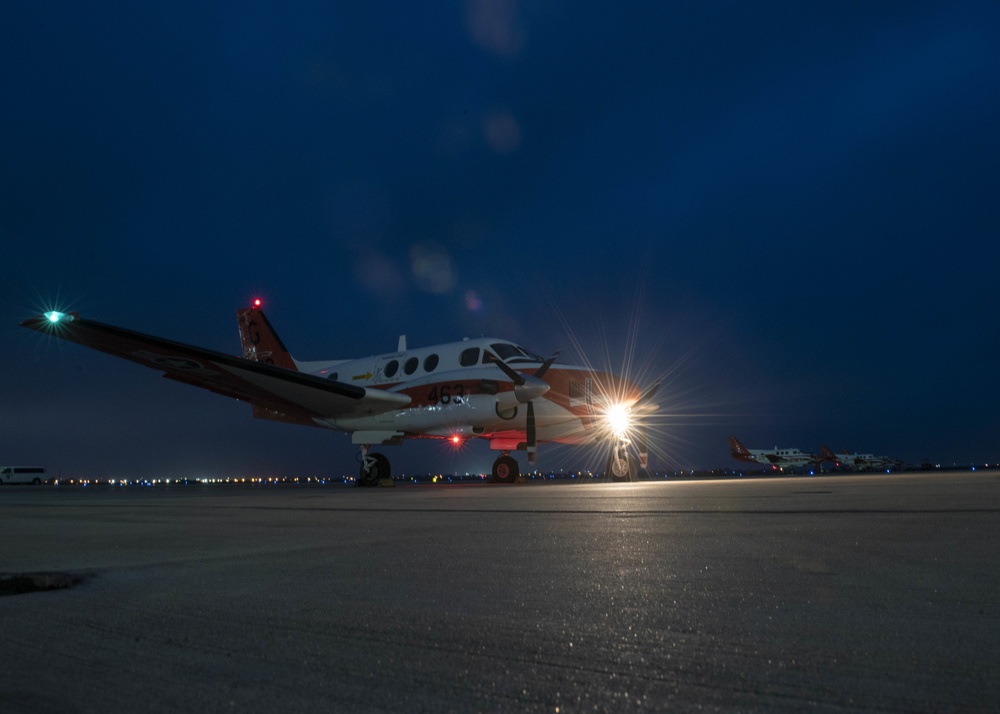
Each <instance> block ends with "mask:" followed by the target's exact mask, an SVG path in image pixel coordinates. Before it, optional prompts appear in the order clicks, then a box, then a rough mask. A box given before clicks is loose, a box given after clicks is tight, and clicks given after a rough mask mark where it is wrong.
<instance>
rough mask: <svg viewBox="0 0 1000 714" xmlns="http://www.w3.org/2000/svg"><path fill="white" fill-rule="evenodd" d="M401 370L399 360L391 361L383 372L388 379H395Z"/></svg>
mask: <svg viewBox="0 0 1000 714" xmlns="http://www.w3.org/2000/svg"><path fill="white" fill-rule="evenodd" d="M398 370H399V362H398V361H397V360H394V359H393V360H389V363H388V364H386V366H385V369H383V370H382V374H384V375H385V376H386V377H395V376H396V372H397V371H398Z"/></svg>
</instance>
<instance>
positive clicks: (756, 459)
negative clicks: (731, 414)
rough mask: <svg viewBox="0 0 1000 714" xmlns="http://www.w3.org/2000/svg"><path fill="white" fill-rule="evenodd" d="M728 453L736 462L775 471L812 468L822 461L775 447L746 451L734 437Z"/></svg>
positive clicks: (812, 455) (818, 458) (798, 452)
mask: <svg viewBox="0 0 1000 714" xmlns="http://www.w3.org/2000/svg"><path fill="white" fill-rule="evenodd" d="M729 451H730V454H731V455H732V457H733V458H734V459H736V460H737V461H746V462H749V463H755V464H764V465H766V466H771V467H772V468H774V469H775V470H778V469H781V470H785V469H788V470H790V471H794V470H795V469H796V468H806V467H812V466H815V465H816V464H818V463H819V462H821V461H823V458H822V457H820V456H816V455H815V454H807V453H806V452H804V451H801V450H799V449H779V448H778V447H777V446H775V447H774V448H773V449H748V448H747V447H745V446H743V444H742V443H740V440H739V439H737V438H736V437H735V436H730V437H729Z"/></svg>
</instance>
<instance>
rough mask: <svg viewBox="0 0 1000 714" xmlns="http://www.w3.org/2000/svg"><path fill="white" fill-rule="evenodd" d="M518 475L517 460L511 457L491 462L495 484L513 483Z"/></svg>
mask: <svg viewBox="0 0 1000 714" xmlns="http://www.w3.org/2000/svg"><path fill="white" fill-rule="evenodd" d="M520 475H521V472H520V470H519V468H518V465H517V460H516V459H514V458H513V457H511V456H501V457H500V458H499V459H497V460H496V461H494V462H493V480H494V481H495V482H496V483H514V482H515V481H517V477H518V476H520Z"/></svg>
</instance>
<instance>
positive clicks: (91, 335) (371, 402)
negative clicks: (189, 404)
mask: <svg viewBox="0 0 1000 714" xmlns="http://www.w3.org/2000/svg"><path fill="white" fill-rule="evenodd" d="M21 326H22V327H28V328H31V329H32V330H37V331H38V332H42V333H44V334H46V335H52V336H53V337H58V338H60V339H63V340H68V341H70V342H76V343H77V344H80V345H83V346H85V347H90V348H91V349H95V350H99V351H101V352H107V353H108V354H111V355H114V356H116V357H121V358H123V359H127V360H131V361H132V362H136V363H138V364H141V365H143V366H145V367H150V368H152V369H155V370H159V371H160V372H163V376H164V377H167V378H169V379H173V380H176V381H178V382H183V383H185V384H191V385H194V386H196V387H201V388H203V389H207V390H209V391H212V392H215V393H216V394H222V395H224V396H227V397H232V398H233V399H239V400H242V401H245V402H249V403H250V404H252V405H253V407H254V414H255V415H258V414H259V415H261V416H263V415H265V414H273V413H277V414H278V415H281V416H284V417H287V419H288V420H292V421H297V422H300V423H313V424H314V422H312V420H313V419H323V418H335V417H346V416H361V415H367V414H378V413H380V412H385V411H390V410H392V409H400V408H402V407H405V406H407V405H408V404H409V403H410V398H409V397H408V396H406V395H405V394H397V393H395V392H388V391H385V390H382V389H373V388H366V387H359V386H357V385H354V384H345V383H344V382H336V381H333V380H329V379H323V378H322V377H317V376H315V375H311V374H304V373H302V372H295V371H292V370H288V369H283V368H281V367H275V366H272V365H268V364H263V363H261V362H254V361H251V360H247V359H243V358H242V357H234V356H231V355H226V354H223V353H221V352H215V351H213V350H207V349H203V348H201V347H193V346H191V345H185V344H182V343H180V342H173V341H171V340H165V339H163V338H160V337H153V336H151V335H144V334H142V333H139V332H133V331H132V330H126V329H124V328H122V327H115V326H113V325H105V324H103V323H100V322H94V321H93V320H86V319H84V318H81V317H79V316H78V315H76V314H75V313H71V314H63V313H48V314H46V315H39V316H37V317H32V318H30V319H28V320H25V321H24V322H22V323H21ZM264 418H273V417H267V416H264Z"/></svg>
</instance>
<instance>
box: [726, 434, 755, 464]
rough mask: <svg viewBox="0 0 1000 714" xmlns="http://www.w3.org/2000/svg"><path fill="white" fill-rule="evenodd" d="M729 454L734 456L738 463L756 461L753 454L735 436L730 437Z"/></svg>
mask: <svg viewBox="0 0 1000 714" xmlns="http://www.w3.org/2000/svg"><path fill="white" fill-rule="evenodd" d="M729 453H730V454H732V456H733V458H734V459H737V460H738V461H754V460H755V459H754V457H753V454H751V453H750V449H748V448H747V447H745V446H743V444H741V443H740V440H739V439H737V438H736V437H735V436H730V437H729Z"/></svg>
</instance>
